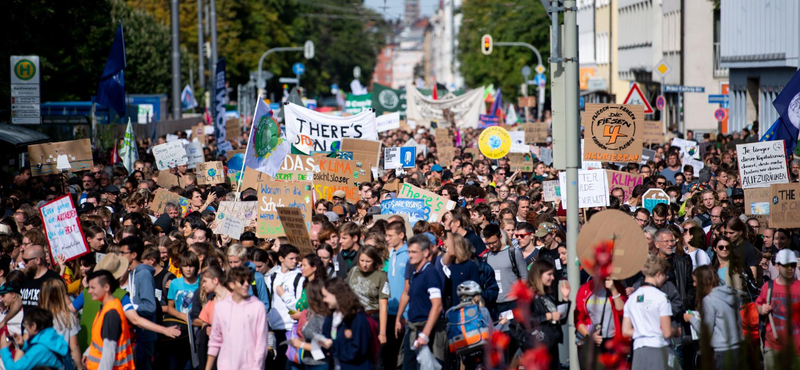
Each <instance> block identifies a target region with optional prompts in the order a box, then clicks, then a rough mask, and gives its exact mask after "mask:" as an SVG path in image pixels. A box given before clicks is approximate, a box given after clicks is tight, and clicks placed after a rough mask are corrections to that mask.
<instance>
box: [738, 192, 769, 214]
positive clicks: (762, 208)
mask: <svg viewBox="0 0 800 370" xmlns="http://www.w3.org/2000/svg"><path fill="white" fill-rule="evenodd" d="M771 200H772V189H770V188H754V189H744V213H745V214H746V215H748V216H750V215H768V214H769V204H770V201H771Z"/></svg>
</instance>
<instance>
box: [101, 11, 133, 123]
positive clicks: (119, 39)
mask: <svg viewBox="0 0 800 370" xmlns="http://www.w3.org/2000/svg"><path fill="white" fill-rule="evenodd" d="M126 64H127V61H126V59H125V37H124V36H123V34H122V22H120V23H119V28H117V34H116V36H114V44H112V45H111V52H110V53H108V60H107V61H106V68H105V69H103V75H102V76H100V85H99V86H98V87H97V98H96V100H95V102H97V103H98V104H101V105H103V106H106V107H110V108H112V109H114V110H115V111H117V114H119V115H120V116H124V115H125V73H124V70H125V66H126Z"/></svg>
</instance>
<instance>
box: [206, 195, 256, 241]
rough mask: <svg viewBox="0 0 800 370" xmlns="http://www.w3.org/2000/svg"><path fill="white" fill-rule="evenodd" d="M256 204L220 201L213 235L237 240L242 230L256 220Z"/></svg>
mask: <svg viewBox="0 0 800 370" xmlns="http://www.w3.org/2000/svg"><path fill="white" fill-rule="evenodd" d="M257 205H258V202H255V201H252V202H239V201H235V202H230V201H221V202H219V207H217V213H216V215H217V220H216V221H217V222H216V228H214V234H224V235H228V236H230V237H231V238H232V239H237V240H238V239H239V237H240V236H241V234H242V230H243V229H244V227H245V226H247V225H248V224H250V222H251V221H252V220H255V219H256V206H257Z"/></svg>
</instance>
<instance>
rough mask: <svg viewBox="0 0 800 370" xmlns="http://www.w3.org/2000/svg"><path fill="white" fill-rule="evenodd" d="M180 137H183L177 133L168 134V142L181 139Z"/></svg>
mask: <svg viewBox="0 0 800 370" xmlns="http://www.w3.org/2000/svg"><path fill="white" fill-rule="evenodd" d="M180 139H181V138H180V137H178V135H175V134H167V142H168V143H171V142H173V141H175V140H180Z"/></svg>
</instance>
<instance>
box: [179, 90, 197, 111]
mask: <svg viewBox="0 0 800 370" xmlns="http://www.w3.org/2000/svg"><path fill="white" fill-rule="evenodd" d="M181 107H182V108H183V110H189V109H194V108H197V99H195V97H194V91H192V87H191V86H189V84H186V87H184V88H183V92H181Z"/></svg>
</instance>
